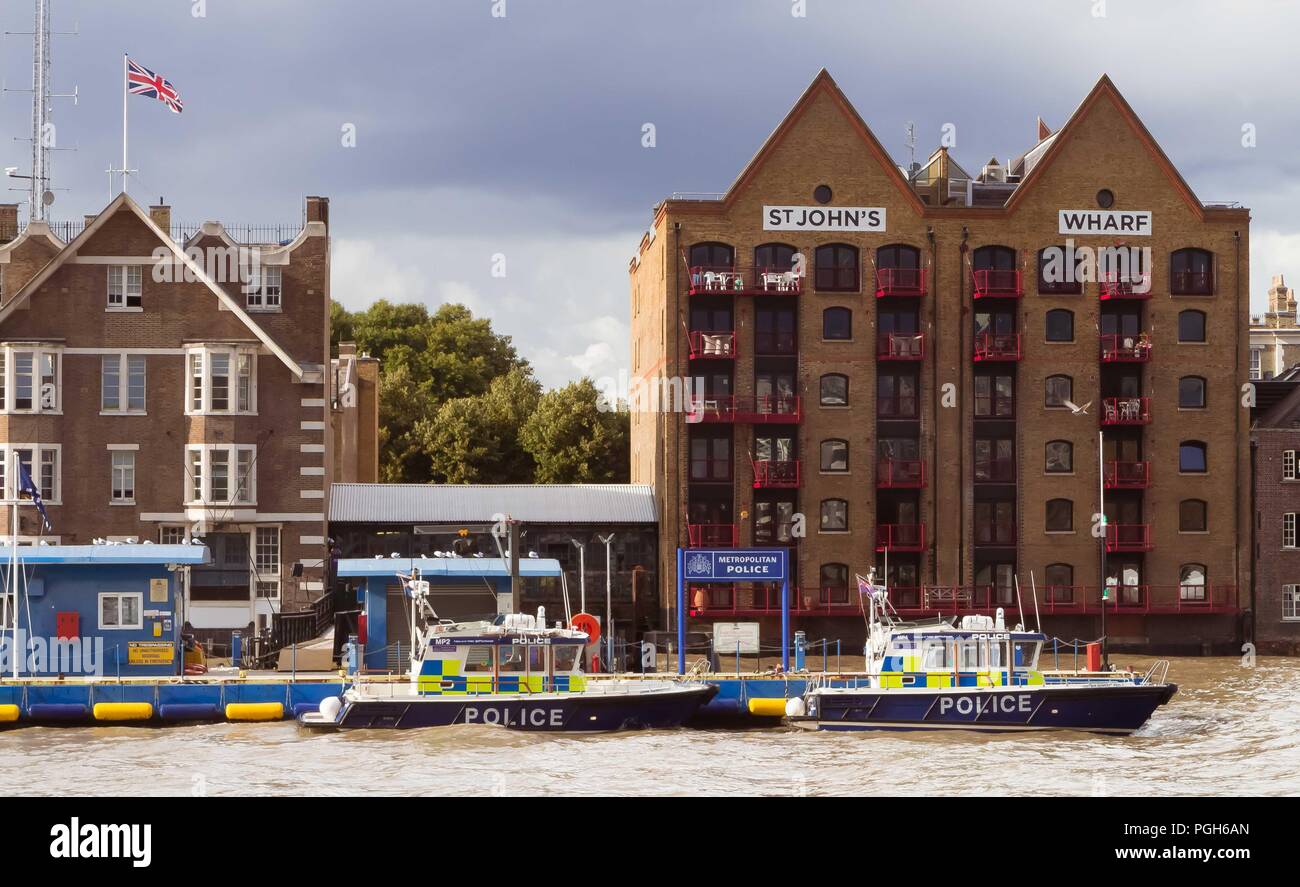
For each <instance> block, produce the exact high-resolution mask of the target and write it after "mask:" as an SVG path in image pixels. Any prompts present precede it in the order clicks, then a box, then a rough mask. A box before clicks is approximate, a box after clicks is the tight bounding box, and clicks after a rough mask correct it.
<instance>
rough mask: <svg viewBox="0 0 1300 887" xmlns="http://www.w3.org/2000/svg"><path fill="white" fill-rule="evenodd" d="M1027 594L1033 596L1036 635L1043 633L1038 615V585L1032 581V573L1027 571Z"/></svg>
mask: <svg viewBox="0 0 1300 887" xmlns="http://www.w3.org/2000/svg"><path fill="white" fill-rule="evenodd" d="M1029 593H1030V594H1031V595H1033V596H1034V624H1036V625H1037V626H1038V633H1039V634H1042V633H1043V617H1042V616H1040V615H1039V613H1038V583H1036V582H1035V581H1034V571H1033V570H1030V571H1029Z"/></svg>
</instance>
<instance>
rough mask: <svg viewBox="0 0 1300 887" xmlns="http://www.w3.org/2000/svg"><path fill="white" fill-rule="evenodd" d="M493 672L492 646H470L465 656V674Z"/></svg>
mask: <svg viewBox="0 0 1300 887" xmlns="http://www.w3.org/2000/svg"><path fill="white" fill-rule="evenodd" d="M484 672H487V673H488V674H491V673H492V648H491V647H470V648H469V655H468V656H466V657H465V674H471V673H473V674H482V673H484Z"/></svg>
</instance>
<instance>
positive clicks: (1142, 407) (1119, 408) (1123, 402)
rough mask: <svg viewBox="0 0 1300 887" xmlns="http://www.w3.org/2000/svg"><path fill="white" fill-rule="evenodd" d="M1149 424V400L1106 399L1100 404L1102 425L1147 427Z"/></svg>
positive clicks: (1134, 398)
mask: <svg viewBox="0 0 1300 887" xmlns="http://www.w3.org/2000/svg"><path fill="white" fill-rule="evenodd" d="M1150 422H1151V398H1149V397H1107V398H1104V399H1103V400H1102V402H1101V424H1102V425H1147V424H1149V423H1150Z"/></svg>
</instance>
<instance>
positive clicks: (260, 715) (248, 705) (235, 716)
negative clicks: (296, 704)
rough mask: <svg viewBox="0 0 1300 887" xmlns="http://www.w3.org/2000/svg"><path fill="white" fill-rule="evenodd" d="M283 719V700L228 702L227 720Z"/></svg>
mask: <svg viewBox="0 0 1300 887" xmlns="http://www.w3.org/2000/svg"><path fill="white" fill-rule="evenodd" d="M283 719H284V703H283V702H229V703H226V720H228V721H279V720H283Z"/></svg>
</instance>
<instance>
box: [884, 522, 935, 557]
mask: <svg viewBox="0 0 1300 887" xmlns="http://www.w3.org/2000/svg"><path fill="white" fill-rule="evenodd" d="M924 550H925V524H880V525H878V526H877V527H876V551H924Z"/></svg>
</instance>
